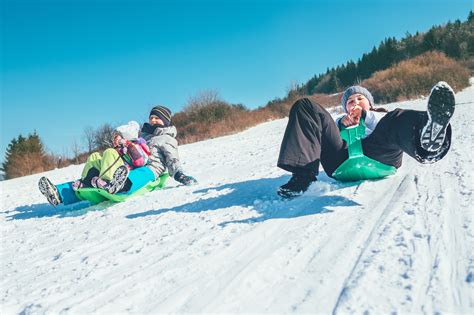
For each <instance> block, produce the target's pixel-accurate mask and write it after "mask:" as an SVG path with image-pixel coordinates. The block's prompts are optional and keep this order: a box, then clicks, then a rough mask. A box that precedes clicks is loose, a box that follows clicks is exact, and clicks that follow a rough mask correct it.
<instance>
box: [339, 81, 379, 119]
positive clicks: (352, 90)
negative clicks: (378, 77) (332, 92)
mask: <svg viewBox="0 0 474 315" xmlns="http://www.w3.org/2000/svg"><path fill="white" fill-rule="evenodd" d="M354 94H362V95H364V96H365V97H366V98H367V99H368V100H369V104H370V107H374V97H373V96H372V94H370V92H369V90H367V89H366V88H365V87H362V86H360V85H354V86H351V87H348V88H347V89H346V90H345V91H344V94H342V99H341V105H342V109H343V110H344V112H346V113H347V110H346V103H347V99H348V98H349V97H351V95H354Z"/></svg>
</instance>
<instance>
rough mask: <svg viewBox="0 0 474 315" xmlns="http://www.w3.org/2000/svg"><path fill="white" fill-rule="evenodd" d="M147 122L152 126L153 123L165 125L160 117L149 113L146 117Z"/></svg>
mask: <svg viewBox="0 0 474 315" xmlns="http://www.w3.org/2000/svg"><path fill="white" fill-rule="evenodd" d="M148 122H149V123H150V125H152V126H154V125H160V126H164V125H165V124H164V123H163V120H161V118H160V117H158V116H155V115H150V117H149V118H148Z"/></svg>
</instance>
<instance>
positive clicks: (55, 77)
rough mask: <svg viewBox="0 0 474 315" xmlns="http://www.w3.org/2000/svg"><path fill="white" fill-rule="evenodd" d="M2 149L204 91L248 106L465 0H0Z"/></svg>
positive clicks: (451, 14) (178, 105)
mask: <svg viewBox="0 0 474 315" xmlns="http://www.w3.org/2000/svg"><path fill="white" fill-rule="evenodd" d="M0 2H1V19H0V29H1V55H0V56H1V77H0V78H1V82H0V83H1V91H0V92H1V113H0V116H1V117H0V118H1V147H0V159H3V157H4V153H5V149H6V146H7V145H8V143H9V142H10V141H11V140H12V139H13V138H15V137H17V136H18V135H19V134H23V135H27V134H28V133H31V132H33V131H34V130H36V131H37V132H38V134H39V135H40V136H41V138H42V139H43V142H44V144H45V146H46V148H47V149H48V150H49V151H51V152H54V153H56V154H65V153H66V154H69V155H71V147H72V145H71V143H72V142H73V141H77V142H78V143H79V144H82V145H84V144H85V143H84V142H83V134H84V128H85V127H86V126H92V127H94V128H96V127H98V126H100V125H102V124H104V123H111V124H112V125H118V124H121V123H126V122H127V121H129V120H137V121H139V122H140V123H142V122H143V121H145V120H147V117H148V113H149V111H150V109H151V107H152V106H153V105H155V104H161V105H166V106H168V107H170V108H171V109H172V110H173V111H174V112H176V111H179V110H181V109H182V108H183V107H184V106H185V105H186V101H187V100H188V99H189V98H190V97H192V96H194V95H196V94H197V93H198V92H200V91H203V90H216V91H218V92H219V94H220V96H221V97H222V98H223V99H224V100H226V101H229V102H232V103H242V104H244V105H246V106H247V107H249V108H256V107H258V106H262V105H265V104H266V103H267V102H268V101H269V100H272V99H274V98H275V97H282V96H284V95H285V93H286V91H287V89H288V87H289V86H290V85H291V84H292V83H294V82H297V83H304V82H306V81H307V80H308V79H310V78H311V77H312V76H313V75H315V74H319V73H321V72H324V71H325V70H326V69H327V68H328V67H333V66H337V65H339V64H343V63H345V62H347V61H348V60H349V59H353V60H357V59H358V58H359V57H360V56H361V55H362V54H363V53H364V52H369V51H370V50H371V49H372V48H373V47H374V46H377V45H378V44H379V43H380V41H382V40H383V39H384V38H386V37H390V36H395V37H396V38H401V37H403V36H404V35H405V34H406V32H410V33H415V32H416V31H420V32H423V31H427V30H428V29H429V28H430V27H431V26H433V25H439V24H444V23H446V22H448V21H450V20H451V21H454V20H455V19H460V20H461V21H465V20H466V18H467V15H468V13H469V10H473V5H472V1H471V0H359V1H344V0H332V1H331V0H327V1H326V0H324V1H316V0H315V1H309V0H308V1H302V0H301V1H298V0H293V1H291V0H280V1H279V0H254V1H250V0H248V1H246V0H240V1H233V0H229V1H197V0H194V1H193V0H188V1H179V0H177V1H145V0H135V1H132V0H118V1H112V0H102V1H99V0H97V1H92V0H90V1H80V0H63V1H60V0H56V1H51V0H29V1H26V0H0Z"/></svg>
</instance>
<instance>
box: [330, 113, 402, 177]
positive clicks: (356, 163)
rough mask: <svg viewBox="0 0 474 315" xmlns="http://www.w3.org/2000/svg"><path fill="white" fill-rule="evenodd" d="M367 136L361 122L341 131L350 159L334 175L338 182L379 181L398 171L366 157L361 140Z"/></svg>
mask: <svg viewBox="0 0 474 315" xmlns="http://www.w3.org/2000/svg"><path fill="white" fill-rule="evenodd" d="M364 135H365V124H364V122H363V121H362V120H361V122H360V123H359V125H357V126H353V127H349V128H346V129H343V130H341V138H342V139H344V140H346V142H347V145H348V151H349V158H348V159H347V160H346V161H344V163H342V164H341V165H340V166H339V167H338V168H337V169H336V170H335V171H334V173H333V174H332V176H333V177H334V178H336V179H337V180H340V181H343V182H347V181H357V180H363V179H377V178H383V177H387V176H389V175H393V174H395V173H396V172H397V169H396V168H395V167H393V166H390V165H387V164H383V163H381V162H379V161H376V160H374V159H371V158H369V157H367V156H365V155H364V152H363V150H362V142H361V139H362V137H363V136H364Z"/></svg>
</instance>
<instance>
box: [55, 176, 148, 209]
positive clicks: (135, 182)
mask: <svg viewBox="0 0 474 315" xmlns="http://www.w3.org/2000/svg"><path fill="white" fill-rule="evenodd" d="M128 180H130V182H131V183H132V185H131V187H130V189H129V190H128V191H125V192H122V193H119V194H125V195H132V194H133V193H134V192H135V191H137V190H139V189H140V188H142V187H143V186H145V185H146V184H148V183H149V182H152V181H154V180H155V175H154V174H153V172H152V171H151V170H150V169H149V168H148V167H139V168H136V169H133V170H131V171H130V173H129V174H128ZM72 183H73V182H67V183H63V184H59V185H56V188H57V189H58V192H59V195H60V196H61V200H62V203H63V204H65V205H70V204H73V203H76V202H80V201H82V200H81V199H79V198H78V197H77V195H76V193H75V191H74V190H73V189H72Z"/></svg>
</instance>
